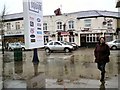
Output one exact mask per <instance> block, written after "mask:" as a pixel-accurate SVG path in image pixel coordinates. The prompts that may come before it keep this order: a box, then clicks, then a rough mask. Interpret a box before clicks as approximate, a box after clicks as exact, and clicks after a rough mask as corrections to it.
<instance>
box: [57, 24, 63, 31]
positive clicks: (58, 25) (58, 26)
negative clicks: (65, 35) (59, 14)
mask: <svg viewBox="0 0 120 90" xmlns="http://www.w3.org/2000/svg"><path fill="white" fill-rule="evenodd" d="M61 29H62V22H57V30H61Z"/></svg>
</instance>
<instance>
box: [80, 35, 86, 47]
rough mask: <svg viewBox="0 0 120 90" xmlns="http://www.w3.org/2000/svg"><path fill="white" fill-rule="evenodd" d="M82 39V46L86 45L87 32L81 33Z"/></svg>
mask: <svg viewBox="0 0 120 90" xmlns="http://www.w3.org/2000/svg"><path fill="white" fill-rule="evenodd" d="M80 40H81V47H86V35H85V34H81V35H80Z"/></svg>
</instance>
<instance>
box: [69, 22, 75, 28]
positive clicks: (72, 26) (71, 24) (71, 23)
mask: <svg viewBox="0 0 120 90" xmlns="http://www.w3.org/2000/svg"><path fill="white" fill-rule="evenodd" d="M68 25H69V29H74V21H69V22H68Z"/></svg>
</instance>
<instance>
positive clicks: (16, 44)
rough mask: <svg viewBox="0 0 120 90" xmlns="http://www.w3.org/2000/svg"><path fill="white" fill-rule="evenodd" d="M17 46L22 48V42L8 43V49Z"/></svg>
mask: <svg viewBox="0 0 120 90" xmlns="http://www.w3.org/2000/svg"><path fill="white" fill-rule="evenodd" d="M15 48H21V44H20V43H18V42H15V43H9V44H8V50H11V51H12V50H14V49H15Z"/></svg>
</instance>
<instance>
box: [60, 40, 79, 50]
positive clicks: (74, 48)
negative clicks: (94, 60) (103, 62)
mask: <svg viewBox="0 0 120 90" xmlns="http://www.w3.org/2000/svg"><path fill="white" fill-rule="evenodd" d="M61 42H62V43H64V44H66V45H72V46H73V50H76V49H78V45H77V44H75V43H73V42H67V41H61Z"/></svg>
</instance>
